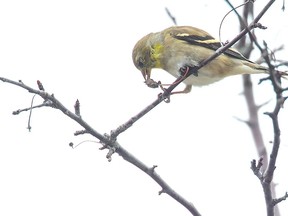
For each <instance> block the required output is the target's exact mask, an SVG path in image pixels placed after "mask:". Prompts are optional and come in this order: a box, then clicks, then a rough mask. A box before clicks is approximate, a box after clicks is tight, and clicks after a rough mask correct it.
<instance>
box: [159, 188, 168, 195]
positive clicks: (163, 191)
mask: <svg viewBox="0 0 288 216" xmlns="http://www.w3.org/2000/svg"><path fill="white" fill-rule="evenodd" d="M162 193H166V192H165V190H164V189H162V190H160V191H159V192H158V195H161V194H162Z"/></svg>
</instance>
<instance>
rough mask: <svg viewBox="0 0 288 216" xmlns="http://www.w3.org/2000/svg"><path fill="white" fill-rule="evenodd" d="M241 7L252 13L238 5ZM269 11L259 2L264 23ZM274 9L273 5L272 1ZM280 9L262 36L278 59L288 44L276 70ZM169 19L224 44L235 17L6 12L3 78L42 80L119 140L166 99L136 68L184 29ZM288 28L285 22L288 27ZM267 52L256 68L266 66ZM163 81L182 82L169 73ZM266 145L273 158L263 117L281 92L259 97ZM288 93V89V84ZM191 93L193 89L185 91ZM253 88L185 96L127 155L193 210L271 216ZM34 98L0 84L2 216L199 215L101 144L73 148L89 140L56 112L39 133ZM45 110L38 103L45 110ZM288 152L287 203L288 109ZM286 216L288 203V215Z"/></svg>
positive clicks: (94, 4)
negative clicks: (256, 164)
mask: <svg viewBox="0 0 288 216" xmlns="http://www.w3.org/2000/svg"><path fill="white" fill-rule="evenodd" d="M232 2H234V4H235V5H237V4H239V3H242V1H240V0H238V1H236V0H235V1H232ZM263 2H264V1H256V3H255V8H256V11H260V10H261V9H262V7H263V5H262V4H263ZM265 2H266V1H265ZM281 4H282V1H277V2H276V3H275V4H274V5H273V6H272V8H271V10H270V11H269V12H268V13H267V14H266V15H264V17H263V19H261V21H260V22H261V23H262V24H263V25H264V26H267V27H268V29H267V30H266V31H263V30H256V33H257V35H258V39H259V41H260V42H261V43H262V41H263V40H265V41H267V42H268V44H269V47H270V48H272V49H273V48H276V47H278V46H280V45H282V44H284V43H286V50H284V51H282V52H279V53H276V58H279V59H285V58H286V60H287V56H288V49H287V42H286V41H285V40H287V35H288V24H287V22H286V21H287V20H288V15H287V12H282V11H281V6H282V5H281ZM165 7H168V8H169V9H170V11H171V13H172V14H173V15H174V16H175V17H176V19H177V23H178V25H191V26H196V27H200V28H203V29H205V30H206V31H208V32H210V33H211V34H212V35H214V36H215V37H218V29H219V25H220V22H221V20H222V18H223V16H224V15H225V14H226V13H227V11H228V10H229V9H230V8H229V7H228V5H227V4H226V3H225V2H224V1H208V0H202V1H191V0H190V1H188V0H178V1H172V0H170V1H155V0H145V1H127V0H124V1H116V0H114V1H112V0H110V1H109V0H107V1H101V2H100V1H86V0H84V1H71V0H70V1H67V0H66V1H65V0H57V1H56V0H50V1H36V0H35V1H32V0H28V1H19V0H18V1H17V0H15V1H1V2H0V29H1V33H0V71H1V72H0V73H1V74H0V76H3V77H7V78H10V79H13V80H22V81H23V82H24V83H26V84H28V85H30V86H32V87H35V88H36V81H37V80H41V82H42V83H43V85H44V87H45V90H46V91H47V92H48V93H54V95H55V97H56V98H58V99H59V100H60V101H61V102H63V104H64V105H65V106H67V107H68V108H69V109H71V110H73V105H74V103H75V101H76V99H79V101H80V104H81V115H82V117H83V119H84V120H85V121H87V122H88V123H89V124H90V125H91V126H93V127H94V128H95V130H97V131H98V132H100V133H109V132H110V130H113V129H115V128H116V127H117V126H119V125H120V124H122V123H124V122H126V121H127V120H128V119H129V118H130V117H132V116H133V115H135V114H137V113H138V112H139V111H140V110H142V109H143V108H144V107H145V106H147V105H148V104H149V103H151V102H152V101H154V100H155V98H156V97H157V95H158V93H159V92H160V90H159V89H149V88H147V86H146V85H145V84H144V83H143V77H142V75H141V73H140V72H139V71H137V69H136V68H135V67H134V65H133V63H132V58H131V51H132V49H133V46H134V44H135V43H136V42H137V41H138V40H139V39H140V38H141V37H142V36H144V35H146V34H148V33H150V32H153V31H154V32H155V31H161V30H162V29H164V28H167V27H169V26H171V25H173V23H172V21H171V20H170V19H169V17H168V16H167V14H166V12H165ZM284 21H285V22H284ZM238 31H239V30H238V23H237V19H236V18H235V15H234V14H232V13H231V14H230V15H229V16H228V17H227V18H226V20H225V21H224V24H223V31H222V34H221V35H222V40H223V41H226V40H230V39H232V38H233V37H235V36H236V35H237V33H238ZM258 57H259V52H257V51H256V50H255V52H254V53H253V55H252V57H251V60H257V59H258ZM152 76H153V78H154V79H155V80H162V81H163V82H173V81H174V78H173V77H171V76H170V75H169V74H166V73H164V72H163V71H160V70H155V72H154V73H152ZM261 77H263V76H262V75H254V76H253V80H254V81H255V96H256V100H257V103H258V104H262V103H264V102H267V101H269V100H271V99H272V101H271V102H270V103H269V104H268V105H267V106H265V107H263V108H261V109H260V123H261V128H262V130H263V136H264V141H265V143H266V144H267V149H268V151H270V149H271V146H272V145H271V143H270V141H271V140H273V133H272V132H273V131H272V125H271V120H270V119H269V118H268V117H267V116H265V115H263V114H262V113H263V112H265V111H271V110H272V108H273V106H274V101H273V99H274V95H273V92H272V87H271V85H270V83H268V82H266V83H263V84H262V85H256V83H257V81H258V80H259V78H261ZM286 84H287V82H286ZM180 88H183V86H181V87H180ZM241 92H242V79H241V76H235V77H231V78H227V79H225V80H223V81H221V82H219V83H215V84H213V85H210V86H207V87H202V88H193V89H192V92H191V93H190V94H188V95H177V96H173V97H172V99H171V103H169V104H166V103H163V104H160V105H159V106H158V107H156V108H155V109H154V110H153V111H152V112H150V113H149V114H148V115H146V116H145V117H143V119H141V120H140V121H139V122H137V123H136V124H135V125H134V126H133V127H132V128H130V129H129V130H128V131H126V132H125V133H124V134H121V135H120V136H119V138H118V141H119V143H120V144H121V145H122V146H123V147H125V148H126V149H127V150H128V151H130V152H131V153H132V154H133V155H135V156H136V157H137V158H139V159H140V160H142V161H143V162H144V163H145V164H147V165H148V166H153V165H158V168H157V172H158V174H159V175H161V177H162V178H164V179H165V180H166V181H167V183H168V184H169V185H170V186H171V187H173V188H174V189H175V190H176V191H177V192H179V193H180V194H182V195H183V196H184V197H185V198H186V199H187V200H189V201H190V202H192V203H193V204H194V205H195V206H196V208H197V209H198V210H199V211H200V213H201V214H202V215H223V216H225V215H227V216H228V215H234V216H242V215H247V214H248V215H265V202H264V196H263V193H262V188H261V186H260V183H259V181H258V179H257V178H256V177H255V176H254V175H253V174H252V171H251V170H250V161H251V160H252V159H258V156H257V153H256V151H255V147H254V143H253V140H252V138H251V134H250V131H249V129H248V127H247V126H246V125H245V124H243V123H241V122H239V121H238V120H236V118H235V117H237V118H240V119H243V120H246V119H247V111H246V105H245V100H244V98H243V96H242V95H241ZM32 96H33V95H31V94H29V93H28V92H27V91H24V90H23V89H20V88H18V87H16V86H12V85H9V84H4V83H0V99H1V106H0V119H1V124H0V131H1V139H0V148H1V151H0V164H1V165H0V173H1V178H0V202H1V208H0V215H5V216H14V215H29V216H36V215H37V216H38V215H43V216H45V215H47V216H48V215H49V216H50V215H70V216H78V215H81V216H83V215H85V216H92V215H103V216H104V215H105V216H112V215H127V216H132V215H138V216H144V215H167V214H169V215H183V216H184V215H190V213H189V212H188V211H187V210H186V209H185V208H184V207H182V206H181V205H179V204H178V203H177V202H175V201H174V200H172V199H171V198H170V197H168V196H167V195H166V194H162V195H161V196H159V195H158V191H160V190H161V188H160V187H159V186H158V185H157V184H156V183H155V182H153V181H152V180H151V179H150V178H149V177H148V176H146V175H145V174H144V173H142V172H141V171H140V170H138V169H137V168H135V167H134V166H132V165H131V164H129V163H127V162H126V161H124V160H123V159H122V158H121V157H119V156H118V155H116V154H115V155H113V158H112V162H110V163H109V162H108V161H107V159H106V158H105V156H106V151H99V150H98V149H99V147H101V145H100V144H97V143H95V142H86V143H84V144H81V145H80V146H79V147H77V148H76V149H72V148H70V147H69V146H68V144H69V143H70V142H73V143H75V144H77V143H80V142H82V141H84V140H92V141H97V140H95V139H94V138H93V137H91V136H88V135H86V136H79V137H75V136H73V133H74V132H75V131H77V130H81V129H82V128H81V127H80V126H79V125H77V124H76V123H74V122H73V121H72V120H70V119H68V118H67V117H66V116H64V115H63V114H62V113H61V112H60V111H58V110H55V109H51V108H42V109H35V110H34V111H33V114H32V119H31V125H32V131H31V132H28V130H27V121H28V116H29V113H28V112H26V113H25V112H24V113H21V114H20V115H18V116H12V115H11V113H12V111H14V110H17V109H21V108H26V107H28V106H30V103H31V99H32ZM38 103H42V99H41V98H39V97H36V99H35V104H38ZM279 117H280V124H281V128H282V143H281V147H280V152H279V158H278V159H279V160H278V162H277V169H276V172H275V183H276V184H277V185H278V186H277V191H278V195H279V196H282V195H284V193H285V192H286V191H287V190H288V172H287V170H288V165H287V164H288V161H287V155H288V136H287V130H288V125H287V117H288V111H287V109H286V107H285V109H284V110H283V111H281V114H280V116H279ZM279 206H280V209H281V211H282V212H283V215H285V214H287V212H288V204H287V202H283V203H281V204H280V205H279Z"/></svg>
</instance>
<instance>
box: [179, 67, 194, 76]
mask: <svg viewBox="0 0 288 216" xmlns="http://www.w3.org/2000/svg"><path fill="white" fill-rule="evenodd" d="M179 72H180V75H181V76H182V77H188V76H190V75H192V74H193V75H194V76H196V77H197V76H198V68H197V67H196V66H193V65H184V66H183V67H181V68H180V69H179Z"/></svg>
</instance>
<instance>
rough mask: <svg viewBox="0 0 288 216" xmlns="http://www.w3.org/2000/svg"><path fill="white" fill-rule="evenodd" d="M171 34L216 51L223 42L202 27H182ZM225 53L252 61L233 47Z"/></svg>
mask: <svg viewBox="0 0 288 216" xmlns="http://www.w3.org/2000/svg"><path fill="white" fill-rule="evenodd" d="M185 30H186V31H185ZM170 35H171V36H172V37H174V38H176V39H178V40H182V41H186V42H187V43H189V44H193V45H199V46H202V47H206V48H208V49H211V50H215V51H216V50H217V49H219V48H220V47H222V44H221V43H220V42H219V41H217V40H216V39H215V38H213V37H212V36H211V35H209V34H208V33H207V32H205V31H203V30H201V29H196V28H194V27H190V28H189V27H184V28H183V27H182V28H178V29H174V30H173V31H171V32H170ZM224 54H226V55H229V56H231V57H233V58H237V59H240V60H244V61H248V62H251V61H250V60H248V59H247V58H245V57H244V56H243V55H242V54H241V53H239V52H238V51H236V50H234V49H231V48H229V49H227V50H226V51H225V52H224Z"/></svg>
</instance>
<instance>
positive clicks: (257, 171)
mask: <svg viewBox="0 0 288 216" xmlns="http://www.w3.org/2000/svg"><path fill="white" fill-rule="evenodd" d="M263 159H264V158H263V156H261V157H260V158H259V160H258V162H257V164H256V160H255V159H253V160H252V161H251V169H252V171H253V173H254V175H256V176H257V177H258V178H259V180H261V181H262V180H263V175H262V173H261V172H260V169H261V167H262V166H263Z"/></svg>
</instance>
